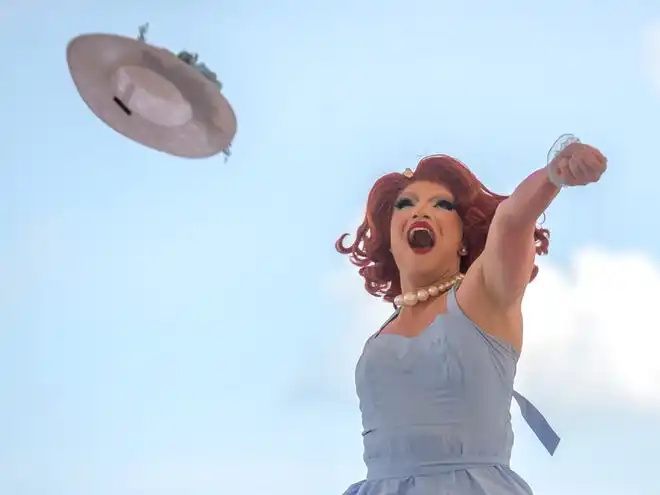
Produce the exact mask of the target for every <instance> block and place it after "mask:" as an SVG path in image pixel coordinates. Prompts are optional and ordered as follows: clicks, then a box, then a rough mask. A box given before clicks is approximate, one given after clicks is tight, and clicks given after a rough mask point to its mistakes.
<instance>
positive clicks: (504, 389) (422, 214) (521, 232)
mask: <svg viewBox="0 0 660 495" xmlns="http://www.w3.org/2000/svg"><path fill="white" fill-rule="evenodd" d="M606 163H607V161H606V159H605V157H604V156H603V155H602V154H601V153H600V152H599V151H598V150H597V149H595V148H593V147H591V146H588V145H586V144H582V143H580V142H579V141H578V140H569V141H567V142H564V144H563V145H561V146H559V150H558V151H557V153H556V154H554V157H553V158H552V159H551V160H550V162H549V164H548V165H547V166H545V167H544V168H541V169H539V170H537V171H536V172H534V173H533V174H531V175H530V176H529V177H528V178H526V179H525V180H524V181H523V182H522V183H521V184H520V185H519V186H518V187H517V188H516V189H515V191H514V192H513V194H511V195H510V196H508V197H507V196H499V195H497V194H494V193H492V192H491V191H489V190H488V189H487V188H486V187H484V186H483V184H481V182H479V180H478V179H477V178H476V177H475V176H474V175H473V174H472V173H471V172H470V171H469V170H468V169H467V168H466V167H465V166H464V165H462V164H461V163H460V162H459V161H458V160H456V159H453V158H451V157H449V156H445V155H434V156H429V157H426V158H424V159H422V160H421V161H420V162H419V164H418V165H417V168H416V170H415V171H414V172H413V171H412V170H410V169H408V170H406V171H405V172H404V173H403V174H400V173H392V174H388V175H386V176H384V177H382V178H380V179H379V180H378V181H377V182H376V184H375V185H374V186H373V188H372V190H371V192H370V193H369V198H368V203H367V212H366V216H365V219H364V222H363V223H362V225H360V227H359V228H358V230H357V235H356V237H355V239H354V240H353V243H352V244H350V245H346V244H345V240H346V235H343V236H342V237H340V239H339V240H338V241H337V249H338V250H339V251H340V252H341V253H343V254H347V255H349V257H350V259H351V261H352V262H353V263H354V264H355V265H357V266H358V267H359V272H360V275H361V276H362V277H363V278H364V281H365V288H366V290H367V291H368V292H369V293H370V294H372V295H374V296H377V297H381V298H383V299H384V300H386V301H389V302H392V303H393V304H394V306H395V307H396V311H395V312H394V314H393V315H392V317H391V318H390V319H389V320H388V321H386V322H385V324H384V325H383V326H382V328H381V329H380V330H379V331H378V332H377V333H375V334H374V335H373V336H372V337H371V338H370V339H369V340H368V341H367V343H366V344H365V347H364V350H363V352H362V355H361V357H360V359H359V361H358V364H357V367H356V374H355V378H356V389H357V394H358V397H359V399H360V409H361V411H362V423H363V428H364V431H363V434H362V435H363V444H364V461H365V463H366V466H367V476H366V479H365V480H363V481H360V482H358V483H355V484H353V485H351V486H350V487H349V488H348V490H347V491H346V492H345V495H531V494H532V490H531V488H530V487H529V485H528V484H527V483H526V482H525V481H524V480H523V479H521V478H520V476H518V475H517V474H516V473H515V472H514V471H513V470H512V469H511V468H510V466H509V461H510V457H511V448H512V445H513V432H512V428H511V415H510V406H511V401H512V399H515V400H516V402H517V403H518V404H519V406H520V408H521V411H522V415H523V417H524V418H525V420H526V421H527V423H528V424H529V425H530V427H531V428H532V430H533V431H534V433H535V434H536V435H537V437H538V438H539V440H540V441H541V442H542V443H543V445H544V446H545V448H546V449H547V450H548V451H549V452H550V453H551V454H553V453H554V451H555V449H556V447H557V445H558V443H559V437H557V435H556V434H555V432H554V431H553V430H552V428H551V427H550V426H549V424H548V423H547V422H546V421H545V419H544V418H543V416H542V415H541V413H540V412H539V411H538V410H537V409H536V408H534V406H533V405H532V404H531V403H530V402H529V401H527V400H526V399H525V398H524V397H522V396H521V395H519V394H518V393H517V392H515V391H514V390H513V381H514V376H515V372H516V363H517V361H518V357H519V356H520V352H521V349H522V344H523V321H522V312H521V303H522V299H523V296H524V294H525V289H526V287H527V285H528V284H529V283H530V281H531V280H533V279H534V277H535V276H536V274H537V271H538V269H537V267H536V266H535V257H536V255H537V254H538V255H541V254H546V253H547V251H548V244H549V233H548V231H547V230H545V229H540V228H537V226H536V223H537V220H538V219H539V217H541V215H542V214H543V212H544V211H545V210H546V208H547V207H548V206H549V205H550V203H551V202H552V201H553V200H554V199H555V197H556V196H557V195H558V194H559V192H560V190H561V188H562V187H565V186H580V185H586V184H589V183H592V182H596V181H598V180H599V179H600V177H601V175H602V174H603V172H604V171H605V169H606Z"/></svg>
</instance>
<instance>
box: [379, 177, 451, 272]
mask: <svg viewBox="0 0 660 495" xmlns="http://www.w3.org/2000/svg"><path fill="white" fill-rule="evenodd" d="M462 231H463V228H462V223H461V219H460V218H459V216H458V214H457V213H456V211H455V209H454V196H453V194H452V193H451V191H449V189H447V187H445V186H443V185H441V184H436V183H433V182H423V181H419V182H413V183H412V184H410V185H409V186H408V187H407V188H406V189H405V190H404V191H403V192H402V193H401V194H400V195H399V197H398V199H397V201H396V203H395V206H394V211H393V214H392V223H391V226H390V239H391V249H392V255H393V256H394V261H395V262H396V264H397V267H398V268H399V272H400V273H401V276H402V277H405V278H412V279H417V280H419V281H420V283H422V282H423V281H425V280H427V279H428V283H429V284H431V283H434V282H435V281H436V280H437V278H435V279H434V276H435V277H442V275H443V273H444V272H446V271H452V270H456V269H457V267H458V264H459V262H460V258H459V254H458V252H459V250H460V248H461V239H462V237H463V234H462ZM451 275H453V273H451Z"/></svg>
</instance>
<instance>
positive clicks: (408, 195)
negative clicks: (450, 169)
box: [397, 192, 456, 203]
mask: <svg viewBox="0 0 660 495" xmlns="http://www.w3.org/2000/svg"><path fill="white" fill-rule="evenodd" d="M401 198H410V199H414V200H416V201H419V196H417V194H415V193H414V192H410V193H404V194H401V195H399V197H398V198H397V201H398V200H399V199H401ZM441 199H443V200H445V201H449V202H450V203H455V202H456V200H455V199H454V198H453V197H452V195H451V194H449V193H447V194H443V195H440V194H436V195H435V196H431V198H430V201H439V200H441Z"/></svg>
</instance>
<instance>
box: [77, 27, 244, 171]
mask: <svg viewBox="0 0 660 495" xmlns="http://www.w3.org/2000/svg"><path fill="white" fill-rule="evenodd" d="M67 61H68V64H69V70H70V72H71V76H72V77H73V81H74V82H75V85H76V88H77V89H78V92H79V93H80V96H81V97H82V98H83V100H85V103H87V105H88V106H89V108H90V109H91V110H92V112H94V113H95V114H96V116H97V117H99V118H100V119H101V120H103V121H104V122H105V123H106V124H108V125H109V126H110V127H112V128H113V129H114V130H115V131H117V132H119V133H120V134H123V135H124V136H126V137H128V138H130V139H132V140H134V141H137V142H138V143H141V144H143V145H145V146H148V147H150V148H153V149H156V150H159V151H163V152H165V153H169V154H171V155H175V156H180V157H186V158H204V157H209V156H213V155H216V154H218V153H220V152H225V153H226V154H228V150H229V148H230V145H231V143H232V141H233V139H234V136H235V135H236V115H235V114H234V111H233V109H232V108H231V106H230V105H229V102H228V101H227V100H226V98H225V97H224V96H223V95H222V93H221V85H220V84H219V83H217V82H214V81H212V80H211V79H210V78H209V77H207V76H206V75H204V74H203V73H202V71H200V70H198V68H197V66H195V65H194V64H192V65H191V64H190V63H187V62H185V61H184V60H182V59H181V58H180V57H179V56H177V55H175V54H174V53H172V52H170V51H169V50H166V49H163V48H158V47H155V46H152V45H150V44H148V43H146V42H145V41H143V40H142V39H135V38H127V37H124V36H117V35H111V34H85V35H82V36H78V37H76V38H74V39H73V40H71V41H70V42H69V45H68V47H67ZM195 62H196V60H195ZM199 65H201V64H198V66H199ZM204 67H205V66H204Z"/></svg>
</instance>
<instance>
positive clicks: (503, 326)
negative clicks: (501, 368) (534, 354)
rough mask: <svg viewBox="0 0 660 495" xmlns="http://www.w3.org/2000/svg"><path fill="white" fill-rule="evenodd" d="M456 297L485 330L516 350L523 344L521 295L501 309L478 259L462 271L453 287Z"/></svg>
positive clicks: (460, 305) (477, 324) (459, 303)
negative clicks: (492, 294) (460, 280)
mask: <svg viewBox="0 0 660 495" xmlns="http://www.w3.org/2000/svg"><path fill="white" fill-rule="evenodd" d="M456 300H457V302H458V306H459V307H460V308H461V310H462V311H463V313H465V316H467V317H468V318H469V319H470V320H471V321H472V322H473V323H474V324H475V325H476V326H478V327H479V328H481V329H482V330H483V331H484V332H487V333H488V334H490V335H492V336H493V337H496V338H498V339H500V340H503V341H504V342H507V343H509V344H510V345H512V346H513V347H514V348H515V349H516V350H517V351H518V352H520V350H521V348H522V328H523V325H522V297H521V298H520V300H519V301H518V302H517V303H516V304H513V305H511V306H509V307H508V308H507V309H503V308H502V307H501V306H499V305H498V304H497V303H496V301H494V300H493V299H492V297H491V296H490V294H489V292H488V290H487V288H486V286H485V284H484V277H483V270H482V269H481V260H480V259H477V260H475V262H474V263H473V264H472V266H471V267H470V269H469V270H468V271H467V273H466V274H465V278H464V279H463V281H462V282H461V285H460V287H459V288H458V289H457V291H456Z"/></svg>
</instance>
